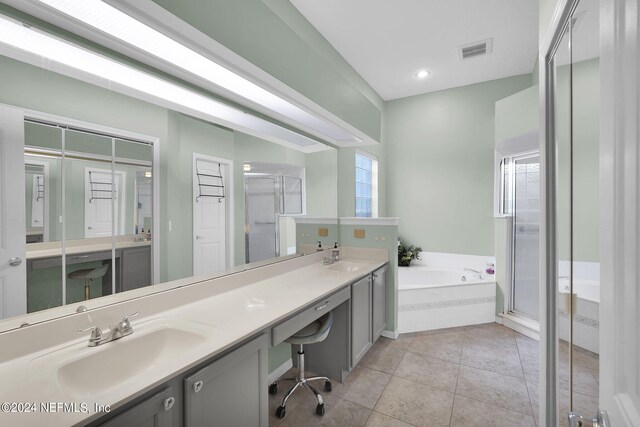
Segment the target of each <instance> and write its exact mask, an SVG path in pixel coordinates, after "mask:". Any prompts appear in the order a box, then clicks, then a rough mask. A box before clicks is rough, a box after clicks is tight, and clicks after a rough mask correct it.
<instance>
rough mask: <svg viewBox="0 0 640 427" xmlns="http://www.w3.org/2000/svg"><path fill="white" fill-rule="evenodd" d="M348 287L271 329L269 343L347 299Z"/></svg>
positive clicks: (279, 339)
mask: <svg viewBox="0 0 640 427" xmlns="http://www.w3.org/2000/svg"><path fill="white" fill-rule="evenodd" d="M349 295H350V287H346V288H345V289H343V290H341V291H339V292H336V293H335V294H333V295H329V296H328V297H326V298H325V299H323V300H321V301H319V302H317V303H316V304H314V305H313V306H311V307H309V308H307V309H306V310H304V311H303V312H301V313H298V314H296V315H295V316H293V317H291V318H290V319H287V320H285V321H284V322H282V323H280V324H279V325H277V326H274V327H273V328H272V329H271V345H273V346H275V345H278V344H280V343H281V342H283V341H284V340H286V339H287V338H289V337H290V336H291V335H293V334H295V333H296V332H298V331H299V330H300V329H302V328H304V327H305V326H307V325H308V324H309V323H311V322H313V321H314V320H316V319H318V318H320V317H322V316H323V315H324V314H326V313H327V312H328V311H330V310H332V309H334V308H336V307H337V306H339V305H340V304H342V303H343V302H345V301H346V300H348V299H349Z"/></svg>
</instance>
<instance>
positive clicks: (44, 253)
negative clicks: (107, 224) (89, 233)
mask: <svg viewBox="0 0 640 427" xmlns="http://www.w3.org/2000/svg"><path fill="white" fill-rule="evenodd" d="M123 237H125V238H123ZM111 245H112V243H111V237H105V238H92V239H80V240H69V241H67V242H66V243H65V253H66V254H67V255H78V254H83V253H90V252H101V251H110V250H111ZM150 245H151V240H143V241H140V242H136V241H134V240H133V237H131V236H121V237H118V238H116V249H123V248H135V247H143V246H150ZM54 256H62V247H61V244H60V242H44V243H31V244H28V245H27V259H38V258H49V257H54Z"/></svg>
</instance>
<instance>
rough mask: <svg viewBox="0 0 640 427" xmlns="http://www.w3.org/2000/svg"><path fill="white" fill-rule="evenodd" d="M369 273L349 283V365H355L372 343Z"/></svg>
mask: <svg viewBox="0 0 640 427" xmlns="http://www.w3.org/2000/svg"><path fill="white" fill-rule="evenodd" d="M371 308H372V307H371V275H368V276H366V277H363V278H362V279H360V280H358V281H357V282H355V283H354V284H353V285H351V366H356V364H357V363H358V362H359V361H360V359H361V358H362V356H364V354H365V353H366V352H367V350H369V347H371V344H372V343H373V335H372V323H371V321H372V316H371V314H372V309H371Z"/></svg>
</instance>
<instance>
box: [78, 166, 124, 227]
mask: <svg viewBox="0 0 640 427" xmlns="http://www.w3.org/2000/svg"><path fill="white" fill-rule="evenodd" d="M123 181H124V176H123V173H122V172H116V174H115V182H114V179H113V177H112V174H111V171H110V170H107V169H90V168H87V169H86V170H85V210H84V212H85V215H84V222H85V231H84V235H85V238H91V237H110V236H111V233H112V224H111V223H112V215H113V212H115V217H116V218H115V221H116V224H115V230H116V234H124V221H123V215H122V207H123V206H122V202H123V200H124V197H125V195H124V194H123V189H124V182H123ZM113 186H115V197H114V198H113V199H112V192H111V190H112V187H113ZM112 203H113V204H114V206H113V211H112Z"/></svg>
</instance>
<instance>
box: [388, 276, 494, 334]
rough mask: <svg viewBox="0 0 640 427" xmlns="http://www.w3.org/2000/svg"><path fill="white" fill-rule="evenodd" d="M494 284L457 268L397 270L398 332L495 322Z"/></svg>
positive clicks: (489, 280) (490, 280)
mask: <svg viewBox="0 0 640 427" xmlns="http://www.w3.org/2000/svg"><path fill="white" fill-rule="evenodd" d="M495 312H496V283H495V278H494V276H493V275H488V274H485V273H482V275H481V276H479V275H477V274H475V273H473V272H469V271H464V270H463V269H462V268H461V269H453V268H442V267H434V266H420V265H416V266H411V267H398V332H400V333H407V332H418V331H428V330H432V329H441V328H450V327H456V326H466V325H476V324H480V323H489V322H494V321H495V318H496V317H495Z"/></svg>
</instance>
